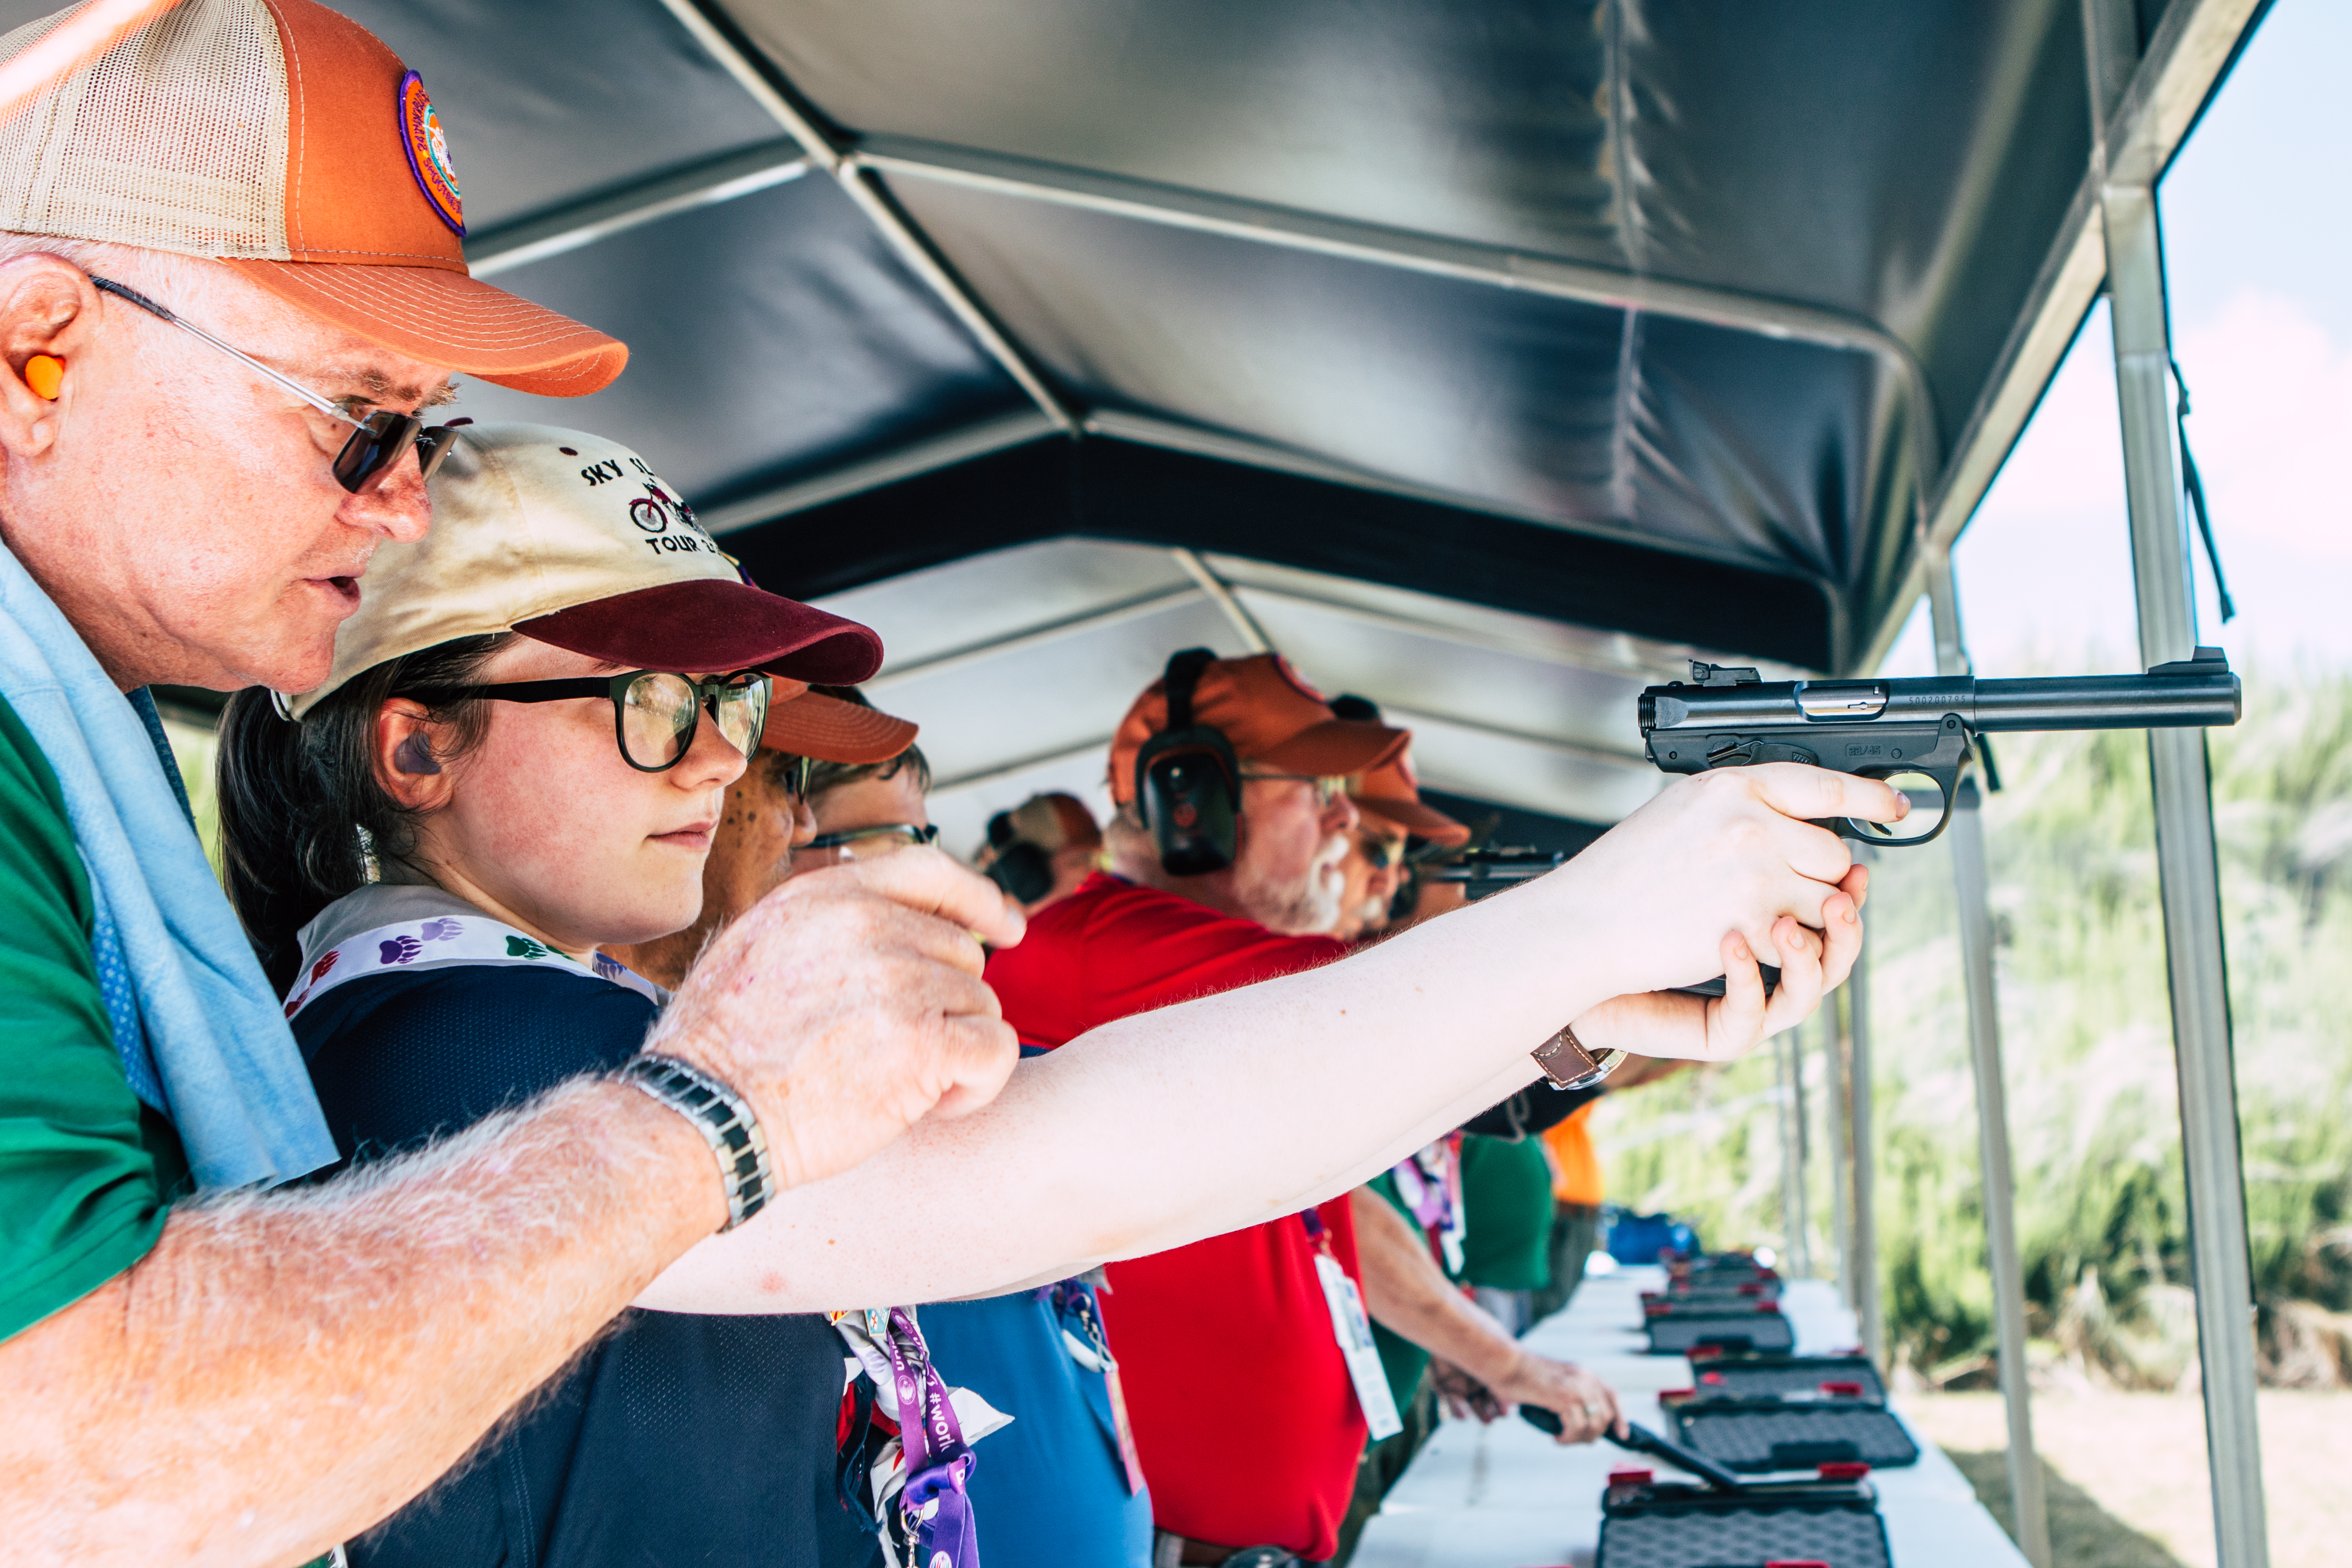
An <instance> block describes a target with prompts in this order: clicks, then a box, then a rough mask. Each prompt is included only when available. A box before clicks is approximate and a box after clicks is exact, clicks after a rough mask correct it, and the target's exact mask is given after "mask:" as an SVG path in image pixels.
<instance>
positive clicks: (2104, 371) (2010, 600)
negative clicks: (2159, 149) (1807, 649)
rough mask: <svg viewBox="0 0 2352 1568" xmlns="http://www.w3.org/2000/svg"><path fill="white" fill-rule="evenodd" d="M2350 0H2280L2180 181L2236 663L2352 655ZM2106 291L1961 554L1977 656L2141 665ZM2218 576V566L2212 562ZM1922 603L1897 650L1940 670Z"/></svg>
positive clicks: (2182, 305)
mask: <svg viewBox="0 0 2352 1568" xmlns="http://www.w3.org/2000/svg"><path fill="white" fill-rule="evenodd" d="M2347 61H2352V5H2347V4H2345V3H2344V0H2279V3H2278V5H2276V6H2275V7H2274V8H2273V11H2272V14H2271V16H2269V18H2268V19H2267V20H2265V21H2264V22H2263V26H2262V30H2261V31H2260V32H2259V33H2258V34H2256V36H2255V37H2254V39H2253V41H2252V44H2251V45H2249V46H2248V47H2247V49H2246V52H2245V54H2244V56H2243V57H2242V58H2241V59H2240V60H2239V62H2238V67H2237V69H2236V70H2235V71H2234V72H2233V73H2232V74H2231V78H2230V79H2229V80H2228V81H2227V82H2226V83H2224V84H2223V86H2222V89H2221V95H2220V96H2219V97H2218V98H2217V99H2216V100H2215V101H2214V103H2213V105H2212V107H2211V108H2210V110H2208V112H2207V113H2206V116H2205V119H2204V121H2203V122H2202V123H2201V124H2200V126H2199V127H2198V129H2197V132H2196V134H2195V135H2194V136H2192V137H2191V138H2190V140H2189V144H2188V146H2187V147H2185V148H2184V149H2182V151H2181V153H2180V155H2179V158H2178V159H2176V160H2175V161H2174V163H2173V166H2172V169H2171V171H2170V173H2169V174H2168V175H2167V176H2166V179H2165V182H2164V187H2163V192H2162V205H2163V213H2164V226H2165V247H2166V259H2167V264H2168V269H2169V272H2170V276H2171V288H2172V323H2173V348H2174V353H2175V354H2176V355H2177V356H2178V357H2179V361H2180V365H2181V370H2182V373H2183V374H2184V375H2185V376H2186V377H2187V378H2188V382H2189V389H2190V392H2191V393H2192V395H2193V396H2192V409H2191V414H2190V417H2189V441H2190V444H2191V446H2192V447H2194V449H2195V451H2196V454H2197V459H2198V466H2199V468H2200V469H2201V470H2202V472H2203V474H2204V476H2205V481H2206V489H2207V495H2208V498H2209V500H2211V502H2212V510H2213V522H2214V528H2215V531H2216V532H2217V533H2218V534H2219V536H2220V540H2221V559H2222V564H2223V565H2224V567H2225V568H2226V569H2227V570H2228V573H2229V578H2230V589H2231V595H2232V597H2233V598H2235V600H2236V601H2237V606H2238V616H2237V618H2236V619H2235V620H2234V621H2232V622H2231V624H2230V626H2228V627H2227V628H2226V629H2224V628H2222V627H2221V624H2220V620H2219V617H2218V616H2216V615H2215V613H2214V610H2213V602H2212V595H2211V590H2210V584H2207V583H2203V582H2201V581H2200V598H2201V599H2202V609H2201V615H2202V626H2201V628H2200V629H2201V635H2202V637H2203V639H2204V640H2205V641H2207V642H2219V643H2221V645H2222V646H2223V647H2227V648H2228V649H2229V650H2230V654H2231V661H2232V662H2233V663H2237V664H2240V665H2243V664H2245V663H2247V662H2248V661H2250V660H2252V661H2259V662H2261V663H2263V664H2280V663H2284V662H2286V661H2288V660H2304V661H2309V662H2313V663H2319V664H2325V665H2328V666H2344V665H2347V664H2352V604H2347V600H2346V597H2345V592H2346V589H2347V586H2348V585H2352V461H2348V460H2352V271H2347V261H2352V109H2347V95H2346V93H2345V91H2344V88H2343V85H2342V78H2343V67H2344V65H2345V63H2346V62H2347ZM2112 352H2113V351H2112V347H2111V340H2110V339H2109V337H2108V333H2107V321H2106V308H2105V305H2104V304H2102V305H2101V306H2100V307H2099V308H2098V310H2095V312H2094V313H2093V315H2092V318H2091V320H2090V321H2089V322H2087V323H2086V324H2085V326H2084V330H2083V333H2082V336H2081V338H2080V339H2079V340H2078V341H2077V342H2076V343H2075V345H2074V351H2073V353H2071V354H2070V355H2069V356H2068V358H2067V360H2066V363H2065V364H2064V366H2063V368H2062V369H2061V370H2060V372H2059V374H2058V379H2057V381H2056V382H2055V383H2054V384H2053V386H2052V388H2051V390H2050V394H2049V395H2048V396H2047V397H2045V398H2044V399H2043V400H2042V407H2041V408H2040V410H2039V411H2037V412H2036V414H2035V416H2034V418H2033V423H2032V425H2031V426H2028V427H2027V429H2026V433H2025V436H2024V437H2023V438H2022V439H2021V441H2020V442H2019V444H2018V447H2017V449H2016V451H2015V452H2013V453H2012V454H2011V458H2010V460H2009V464H2008V466H2007V467H2006V468H2004V469H2003V470H2002V472H2001V475H2000V479H1998V480H1996V481H1995V483H1994V486H1993V489H1992V491H1991V493H1990V494H1989V495H1988V496H1987V497H1986V498H1985V502H1984V504H1983V505H1982V506H1981V507H1979V509H1978V511H1977V515H1976V517H1975V518H1974V519H1972V520H1971V521H1970V522H1969V527H1968V531H1966V532H1965V533H1964V534H1962V535H1961V538H1960V542H1959V545H1958V549H1957V550H1956V551H1955V552H1954V560H1955V562H1956V563H1957V566H1958V574H1959V584H1960V600H1961V613H1962V616H1963V620H1964V624H1965V626H1966V628H1967V632H1968V637H1969V645H1970V649H1971V651H1972V652H1973V653H1974V654H1975V656H1976V662H1977V668H1978V671H1979V673H1980V674H1985V675H2013V674H2022V673H2025V672H2027V671H2028V670H2031V669H2046V668H2055V667H2059V666H2063V667H2066V668H2077V669H2085V670H2089V669H2109V670H2123V669H2130V668H2135V667H2136V658H2137V636H2136V634H2135V632H2134V630H2133V616H2132V587H2131V562H2130V555H2129V552H2128V547H2127V542H2126V523H2125V512H2124V492H2123V458H2122V453H2121V449H2120V447H2119V446H2118V438H2117V436H2116V395H2115V369H2114V360H2113V358H2112V357H2111V356H2112ZM2201 574H2202V563H2201V562H2200V578H2201ZM1925 622H1926V616H1925V615H1924V613H1922V614H1920V615H1918V616H1915V619H1914V623H1913V625H1912V626H1909V627H1907V628H1906V632H1905V634H1904V637H1903V639H1902V641H1901V642H1900V643H1898V645H1897V646H1896V648H1895V652H1894V654H1893V655H1892V656H1891V657H1890V658H1889V659H1888V661H1887V668H1888V669H1889V670H1890V671H1893V672H1895V673H1900V674H1924V673H1927V670H1928V668H1930V666H1931V656H1930V653H1929V649H1928V647H1927V637H1926V625H1925Z"/></svg>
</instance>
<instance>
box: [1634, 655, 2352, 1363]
mask: <svg viewBox="0 0 2352 1568" xmlns="http://www.w3.org/2000/svg"><path fill="white" fill-rule="evenodd" d="M2246 688H2247V691H2246V718H2245V721H2243V722H2242V723H2241V724H2240V725H2238V726H2237V727H2236V728H2235V729H2232V730H2222V731H2214V732H2213V733H2212V736H2211V742H2210V745H2211V756H2212V762H2213V771H2214V810H2215V823H2216V827H2217V831H2218V833H2219V837H2220V844H2221V876H2222V896H2223V905H2224V910H2223V913H2224V920H2225V923H2226V928H2227V941H2228V949H2229V965H2230V995H2231V1009H2232V1015H2233V1020H2234V1025H2235V1037H2236V1051H2237V1066H2238V1084H2239V1116H2240V1122H2241V1126H2242V1130H2243V1140H2244V1150H2245V1165H2246V1188H2247V1208H2248V1215H2249V1220H2250V1225H2251V1230H2252V1252H2253V1270H2254V1280H2255V1288H2256V1292H2257V1295H2258V1298H2259V1300H2260V1304H2261V1313H2260V1317H2261V1342H2262V1352H2263V1374H2264V1376H2265V1378H2266V1380H2268V1381H2270V1382H2272V1383H2274V1384H2283V1385H2287V1386H2296V1387H2333V1386H2339V1385H2342V1384H2346V1383H2347V1382H2352V995H2347V981H2352V874H2347V873H2352V676H2347V675H2346V674H2344V673H2342V672H2339V671H2336V670H2328V671H2324V672H2323V671H2318V670H2292V671H2277V670H2271V671H2255V672H2252V673H2250V674H2249V675H2248V676H2247V680H2246ZM2000 767H2001V772H2002V774H2003V780H2004V783H2005V784H2006V785H2007V787H2006V788H2005V789H2004V790H2003V791H2002V792H2001V793H2000V794H1998V795H1992V796H1990V798H1989V801H1988V804H1987V808H1986V835H1987V839H1988V842H1989V846H1990V860H1991V867H1990V870H1991V887H1992V903H1993V917H1994V923H1995V942H1996V950H1997V954H1998V959H1997V963H1998V969H1997V973H1998V975H1999V982H2000V1011H2001V1020H2000V1021H2001V1035H2002V1041H2003V1046H2004V1050H2005V1055H2006V1058H2007V1066H2008V1089H2009V1099H2010V1115H2011V1137H2012V1139H2013V1146H2014V1159H2015V1167H2016V1171H2017V1209H2018V1230H2019V1237H2020V1241H2021V1248H2022V1251H2023V1255H2024V1260H2025V1265H2026V1273H2027V1289H2028V1297H2029V1309H2028V1310H2029V1319H2030V1324H2029V1327H2030V1331H2031V1332H2032V1335H2033V1336H2034V1338H2035V1340H2036V1341H2037V1345H2036V1359H2037V1360H2039V1361H2047V1362H2053V1363H2059V1364H2060V1365H2063V1366H2071V1367H2072V1368H2073V1369H2074V1371H2075V1372H2077V1373H2080V1374H2082V1375H2084V1376H2085V1377H2088V1378H2090V1379H2091V1380H2093V1381H2095V1382H2102V1383H2107V1384H2115V1385H2118V1386H2123V1387H2132V1388H2176V1387H2182V1386H2186V1385H2188V1384H2191V1383H2193V1380H2194V1378H2195V1376H2196V1337H2195V1326H2194V1321H2193V1316H2192V1313H2191V1310H2190V1305H2189V1290H2188V1286H2189V1263H2188V1254H2187V1249H2186V1214H2185V1210H2184V1207H2183V1203H2182V1195H2181V1171H2180V1150H2179V1117H2178V1111H2177V1104H2176V1079H2175V1076H2174V1070H2173V1058H2172V1040H2171V1026H2170V1019H2169V1011H2168V1005H2167V994H2166V974H2165V958H2164V938H2163V925H2162V911H2161V908H2160V905H2159V902H2158V889H2157V872H2156V850H2155V832H2154V822H2153V814H2152V810H2151V806H2150V802H2149V796H2148V786H2147V745H2146V741H2145V738H2144V736H2143V735H2141V734H2140V733H2138V732H2137V731H2128V732H2116V733H2110V734H2082V735H2048V736H2021V737H2004V738H2003V740H2002V742H2001V749H2000ZM1869 920H1870V925H1871V939H1870V940H1871V943H1872V949H1871V951H1872V962H1873V978H1872V988H1871V990H1872V1003H1871V1014H1872V1016H1871V1026H1872V1038H1873V1041H1874V1064H1875V1071H1876V1086H1875V1087H1876V1092H1875V1095H1874V1107H1875V1110H1876V1115H1877V1123H1878V1133H1879V1157H1878V1167H1877V1168H1878V1173H1879V1178H1878V1184H1879V1205H1878V1215H1879V1227H1880V1255H1881V1256H1880V1261H1881V1268H1882V1283H1883V1287H1884V1289H1885V1303H1886V1310H1887V1321H1888V1335H1889V1342H1890V1348H1891V1350H1892V1352H1893V1353H1894V1354H1895V1356H1896V1357H1897V1358H1898V1359H1899V1360H1900V1361H1902V1362H1904V1363H1907V1364H1908V1365H1909V1366H1910V1367H1911V1368H1912V1369H1914V1370H1915V1371H1916V1372H1917V1373H1919V1374H1920V1375H1921V1376H1922V1377H1923V1378H1925V1379H1926V1380H1927V1381H1928V1382H1930V1383H1934V1384H1944V1383H1958V1382H1964V1381H1968V1380H1970V1379H1971V1378H1973V1377H1977V1376H1981V1375H1983V1374H1984V1373H1987V1372H1988V1371H1989V1369H1990V1352H1991V1351H1992V1348H1993V1329H1992V1321H1991V1285H1990V1278H1989V1277H1988V1275H1987V1273H1986V1269H1985V1262H1984V1239H1983V1238H1984V1232H1983V1221H1982V1211H1981V1208H1980V1206H1979V1205H1980V1196H1979V1179H1978V1154H1977V1122H1976V1101H1975V1091H1974V1087H1973V1083H1972V1080H1971V1077H1970V1072H1969V1056H1968V1037H1967V1029H1966V1012H1965V1006H1964V1003H1963V1001H1962V996H1961V991H1960V981H1959V939H1958V928H1957V925H1956V922H1955V918H1954V912H1953V899H1952V881H1951V865H1950V860H1949V858H1948V854H1947V853H1946V848H1945V846H1944V844H1943V843H1942V842H1941V841H1938V842H1937V843H1936V844H1933V845H1929V846H1927V847H1921V848H1917V849H1908V850H1903V849H1897V850H1890V851H1886V852H1885V853H1883V854H1882V855H1881V857H1880V858H1879V861H1878V868H1877V870H1876V873H1875V881H1874V886H1873V893H1872V900H1871V906H1870V910H1869ZM1801 1038H1802V1045H1803V1050H1802V1053H1801V1054H1802V1056H1803V1058H1804V1059H1805V1060H1806V1062H1807V1064H1808V1077H1807V1080H1806V1083H1805V1092H1804V1094H1803V1095H1802V1097H1801V1099H1802V1103H1803V1105H1804V1107H1805V1110H1806V1115H1807V1118H1808V1120H1809V1121H1810V1123H1811V1129H1810V1131H1811V1136H1810V1139H1809V1143H1810V1146H1811V1159H1810V1160H1809V1161H1808V1162H1807V1178H1808V1181H1807V1190H1806V1198H1805V1213H1806V1215H1807V1217H1808V1220H1809V1222H1810V1223H1809V1225H1808V1226H1807V1228H1808V1231H1809V1235H1808V1236H1807V1237H1806V1243H1807V1246H1806V1250H1807V1252H1809V1254H1810V1256H1811V1259H1812V1260H1813V1263H1814V1268H1815V1272H1817V1273H1822V1274H1828V1273H1831V1272H1832V1271H1833V1269H1834V1267H1835V1258H1836V1256H1837V1254H1836V1250H1835V1245H1834V1240H1833V1235H1832V1221H1831V1215H1832V1204H1831V1187H1830V1176H1829V1172H1828V1167H1827V1162H1826V1160H1825V1158H1824V1157H1823V1156H1824V1153H1825V1151H1826V1150H1827V1148H1828V1147H1829V1144H1828V1141H1827V1139H1828V1131H1827V1121H1826V1117H1825V1115H1824V1112H1825V1110H1826V1106H1825V1100H1826V1098H1827V1096H1826V1092H1825V1072H1824V1069H1825V1068H1826V1066H1827V1063H1826V1062H1825V1060H1824V1059H1823V1055H1822V1051H1823V1038H1822V1034H1821V1033H1819V1032H1818V1031H1808V1032H1807V1033H1806V1034H1804V1035H1803V1036H1802V1037H1801ZM1780 1084H1781V1076H1780V1072H1778V1071H1776V1065H1775V1061H1774V1059H1773V1057H1772V1055H1771V1054H1770V1053H1769V1051H1766V1052H1759V1054H1758V1055H1757V1056H1756V1057H1754V1058H1749V1059H1748V1060H1747V1061H1744V1062H1741V1063H1738V1064H1737V1065H1735V1066H1732V1067H1729V1068H1722V1069H1718V1070H1716V1071H1712V1072H1707V1073H1687V1074H1684V1075H1682V1076H1680V1077H1678V1078H1675V1079H1669V1080H1667V1081H1666V1082H1664V1083H1663V1084H1660V1085H1657V1086H1654V1087H1653V1088H1649V1089H1641V1090H1638V1091H1634V1092H1632V1093H1628V1094H1625V1095H1622V1096H1617V1097H1612V1099H1611V1100H1607V1101H1604V1102H1603V1105H1602V1107H1601V1111H1600V1112H1599V1114H1598V1116H1597V1119H1596V1133H1597V1136H1598V1139H1599V1142H1600V1143H1601V1149H1602V1152H1603V1155H1604V1159H1605V1161H1606V1163H1607V1168H1608V1173H1609V1177H1610V1192H1611V1196H1612V1200H1614V1201H1617V1202H1621V1203H1623V1204H1626V1205H1630V1206H1632V1207H1634V1208H1636V1209H1639V1210H1643V1211H1645V1212H1646V1211H1653V1210H1659V1209H1667V1210H1672V1211H1673V1212H1675V1213H1676V1214H1678V1215H1684V1216H1686V1217H1689V1218H1692V1219H1694V1220H1695V1221H1696V1222H1697V1224H1698V1225H1699V1226H1700V1227H1701V1230H1702V1233H1703V1235H1704V1237H1705V1238H1706V1241H1707V1242H1708V1243H1709V1244H1710V1245H1738V1244H1749V1243H1766V1244H1770V1245H1773V1246H1776V1247H1780V1248H1781V1249H1782V1250H1783V1251H1784V1252H1785V1251H1788V1250H1790V1242H1791V1239H1792V1237H1790V1229H1789V1226H1788V1225H1787V1222H1786V1219H1785V1216H1784V1214H1783V1208H1784V1206H1785V1205H1784V1200H1783V1198H1782V1181H1781V1167H1780V1150H1781V1146H1782V1142H1783V1140H1782V1137H1781V1134H1780V1118H1781V1116H1782V1114H1783V1107H1784V1106H1785V1105H1786V1104H1787V1103H1789V1101H1790V1098H1791V1097H1790V1095H1789V1094H1788V1092H1787V1091H1786V1090H1785V1089H1782V1088H1781V1087H1780Z"/></svg>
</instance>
